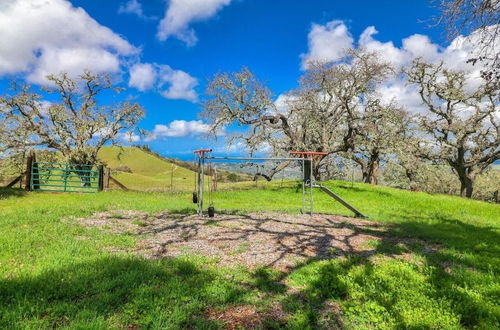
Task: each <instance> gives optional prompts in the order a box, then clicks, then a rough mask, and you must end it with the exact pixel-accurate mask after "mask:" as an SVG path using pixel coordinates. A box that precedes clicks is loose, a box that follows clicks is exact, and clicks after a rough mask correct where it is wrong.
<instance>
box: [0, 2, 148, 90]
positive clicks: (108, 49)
mask: <svg viewBox="0 0 500 330" xmlns="http://www.w3.org/2000/svg"><path fill="white" fill-rule="evenodd" d="M0 40H1V42H0V75H6V74H16V73H20V72H21V73H24V74H25V75H26V77H27V79H28V80H29V81H30V82H33V83H44V82H46V79H45V75H47V74H49V73H55V74H57V73H60V72H61V71H66V72H68V73H69V74H70V75H77V74H80V73H82V71H83V70H84V69H90V70H92V71H94V72H96V73H101V72H112V73H113V72H118V71H119V69H120V60H121V59H122V58H123V57H128V56H132V55H136V54H137V53H138V49H137V48H136V47H134V46H132V45H131V44H130V43H129V42H128V41H126V40H125V39H123V38H122V37H121V36H119V35H117V34H116V33H114V32H113V31H112V30H110V29H109V28H107V27H105V26H102V25H100V24H99V23H98V22H96V21H95V20H94V19H93V18H92V17H90V16H89V15H88V14H87V13H86V12H85V10H83V9H82V8H75V7H73V6H72V4H71V3H70V2H68V1H66V0H8V1H3V2H2V3H0Z"/></svg>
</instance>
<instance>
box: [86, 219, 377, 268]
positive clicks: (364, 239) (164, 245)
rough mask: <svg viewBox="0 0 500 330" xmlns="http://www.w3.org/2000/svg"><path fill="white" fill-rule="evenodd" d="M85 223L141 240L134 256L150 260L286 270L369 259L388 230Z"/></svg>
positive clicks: (354, 222)
mask: <svg viewBox="0 0 500 330" xmlns="http://www.w3.org/2000/svg"><path fill="white" fill-rule="evenodd" d="M77 221H78V222H80V223H81V224H82V225H85V226H95V227H99V228H102V229H104V230H109V231H111V232H115V233H118V232H126V233H128V234H131V235H138V236H139V237H140V239H139V241H138V243H137V245H136V247H135V248H134V252H135V253H138V254H140V255H143V256H145V257H147V258H162V257H177V256H181V255H185V254H193V255H203V256H206V257H211V258H216V260H218V262H219V263H220V264H221V265H236V264H238V265H244V266H247V267H249V268H255V267H258V266H270V267H273V268H277V269H280V270H282V271H286V270H289V269H290V268H293V267H294V266H296V265H297V264H298V263H301V262H303V261H304V260H306V259H309V258H311V257H315V258H319V259H324V258H336V257H341V256H343V255H347V254H350V255H352V254H357V255H364V256H369V255H370V254H373V253H374V252H375V250H374V249H375V246H376V241H377V240H380V239H382V238H386V236H387V228H386V227H385V226H384V225H382V224H380V223H375V222H371V221H366V220H361V219H355V218H348V217H342V216H334V215H324V214H317V215H313V216H310V215H288V214H278V213H251V214H247V215H227V214H217V215H216V216H215V217H214V218H208V217H206V216H203V217H199V216H197V215H182V214H171V213H168V212H161V213H157V214H153V215H148V214H146V213H141V212H137V211H113V212H100V213H96V214H94V215H93V216H92V217H89V218H86V219H77Z"/></svg>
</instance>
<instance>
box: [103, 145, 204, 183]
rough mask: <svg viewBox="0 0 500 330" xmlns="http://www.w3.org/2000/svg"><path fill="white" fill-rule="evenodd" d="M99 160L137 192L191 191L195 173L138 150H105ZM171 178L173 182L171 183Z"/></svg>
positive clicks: (117, 177) (114, 175)
mask: <svg viewBox="0 0 500 330" xmlns="http://www.w3.org/2000/svg"><path fill="white" fill-rule="evenodd" d="M99 159H100V160H101V161H102V162H103V163H105V164H106V165H107V166H108V167H109V168H111V170H112V175H113V177H115V178H116V179H117V180H119V181H120V182H121V183H123V184H124V185H125V186H127V187H128V188H130V189H134V190H168V189H170V188H171V186H172V188H173V189H174V190H192V189H193V186H194V180H195V175H196V172H194V171H192V170H189V169H186V168H184V167H182V166H179V165H177V164H174V163H172V162H169V161H167V160H166V159H161V158H160V157H158V156H156V155H154V154H151V153H149V152H146V151H144V150H142V149H140V148H137V147H116V146H113V147H103V148H102V149H101V150H100V151H99ZM171 177H172V180H171Z"/></svg>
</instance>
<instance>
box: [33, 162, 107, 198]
mask: <svg viewBox="0 0 500 330" xmlns="http://www.w3.org/2000/svg"><path fill="white" fill-rule="evenodd" d="M30 172H31V173H30V188H31V190H33V191H51V192H80V193H94V192H97V191H99V190H100V188H101V187H100V185H101V180H100V177H101V172H102V169H101V168H100V167H99V166H97V165H81V164H64V163H49V162H33V163H32V166H31V171H30ZM75 178H78V180H75Z"/></svg>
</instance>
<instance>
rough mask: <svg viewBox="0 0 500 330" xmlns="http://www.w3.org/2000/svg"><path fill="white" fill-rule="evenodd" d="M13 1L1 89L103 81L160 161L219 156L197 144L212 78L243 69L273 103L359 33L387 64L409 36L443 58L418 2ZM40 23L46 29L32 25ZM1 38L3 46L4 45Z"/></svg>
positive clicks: (0, 56) (438, 37)
mask: <svg viewBox="0 0 500 330" xmlns="http://www.w3.org/2000/svg"><path fill="white" fill-rule="evenodd" d="M4 1H6V4H2V3H3V2H4ZM20 1H21V0H3V1H0V31H1V30H2V20H4V24H7V23H8V24H9V27H13V30H14V32H16V39H15V40H14V42H15V43H16V47H18V48H19V46H21V48H22V49H24V48H25V53H23V54H20V55H19V54H17V53H14V50H12V49H11V48H9V45H6V44H4V45H3V46H2V45H1V44H0V79H1V81H0V88H2V89H4V88H5V87H6V86H7V83H8V81H9V80H10V79H12V78H17V79H23V80H27V81H28V82H30V83H34V84H42V83H43V73H44V72H48V71H47V70H56V69H55V68H63V69H64V68H69V71H74V72H76V71H77V70H78V69H80V68H82V67H90V68H94V67H95V68H97V71H99V70H100V71H110V72H112V73H113V74H114V76H115V77H117V79H118V80H121V84H122V85H123V86H125V87H129V88H128V89H127V92H126V94H127V96H128V97H131V98H133V99H135V100H137V101H138V102H139V103H141V104H142V105H143V106H144V108H145V109H146V111H147V115H146V117H145V118H144V120H143V121H142V122H141V123H140V126H141V128H144V129H146V130H149V131H151V132H156V134H155V135H154V136H153V137H152V138H149V139H148V141H147V143H148V144H149V145H150V146H151V147H152V148H153V149H154V150H156V151H158V152H160V153H162V154H164V155H169V156H182V155H183V154H186V153H189V152H190V151H191V150H192V149H194V148H197V147H206V146H210V145H213V146H216V147H218V148H219V149H220V148H222V144H223V140H224V139H223V138H222V140H221V141H219V142H218V143H214V142H211V141H206V140H203V139H201V136H202V134H201V133H202V132H203V130H204V128H205V126H204V123H202V122H200V121H198V120H199V118H198V113H199V112H200V110H201V105H200V100H202V99H203V97H204V96H203V93H204V90H205V87H206V82H207V79H209V78H210V77H212V76H213V75H214V73H216V72H220V71H234V70H239V69H240V68H241V67H242V66H247V67H249V68H250V69H251V70H252V71H253V72H254V73H255V74H256V75H257V77H258V78H259V79H261V80H263V81H265V82H266V83H267V84H268V86H269V87H270V88H271V89H272V91H273V93H274V94H275V96H276V97H278V96H279V95H280V94H282V93H285V92H286V91H288V90H290V89H292V88H294V87H295V86H296V83H297V79H298V78H299V76H300V75H301V74H302V73H303V69H304V64H303V61H304V58H308V56H310V57H311V58H315V57H316V58H317V57H318V56H320V55H318V54H322V55H321V56H323V55H324V54H326V55H324V56H325V57H327V58H330V59H332V58H334V57H335V52H336V50H335V49H334V48H335V47H337V48H340V47H341V46H342V45H346V44H349V43H350V44H354V45H355V44H356V43H357V42H358V41H359V38H360V36H361V35H362V34H363V32H366V31H367V30H366V29H367V28H368V27H374V28H375V29H376V30H377V31H378V33H374V30H370V31H371V32H370V33H365V35H366V37H365V39H367V40H368V39H369V40H368V42H367V44H371V45H373V47H378V48H380V49H382V50H387V53H386V54H385V55H386V56H388V57H391V56H392V55H391V54H392V53H391V50H394V49H395V50H397V51H400V50H401V49H402V47H403V44H402V40H403V39H405V38H408V37H410V36H413V35H416V34H418V35H425V36H427V39H415V40H414V41H415V42H414V44H416V46H413V47H414V48H415V47H420V46H419V43H421V44H425V45H427V46H426V51H429V52H431V51H434V52H441V53H443V52H444V51H445V49H446V47H447V44H448V43H447V42H445V41H444V38H443V31H442V30H441V29H440V28H438V27H433V28H432V27H429V24H430V18H431V17H432V16H433V15H436V14H437V11H436V10H435V9H434V8H432V4H431V3H430V1H426V0H413V1H394V0H392V1H391V0H378V1H369V0H365V1H340V0H339V1H326V0H317V1H307V0H275V1H265V0H232V1H231V0H172V1H164V0H130V1H127V0H106V1H102V0H72V1H66V0H22V1H24V3H23V4H19V2H20ZM190 3H191V4H190ZM193 3H194V5H193ZM29 5H31V7H30V6H29ZM26 12H29V15H27V14H26ZM2 15H3V16H2ZM30 15H31V16H30ZM17 16H19V17H17ZM20 16H23V17H24V18H22V17H20ZM44 16H48V18H49V20H48V21H49V22H51V23H50V24H49V25H48V26H45V25H43V24H42V25H41V24H39V23H38V24H35V23H37V22H36V21H37V19H40V20H43V17H44ZM30 17H33V19H30ZM89 20H90V21H92V20H94V21H95V22H90V21H89ZM6 22H7V23H6ZM30 22H32V23H30ZM16 24H17V25H19V26H17V25H16ZM26 24H27V25H28V27H26ZM30 24H33V28H32V29H30V28H29V25H30ZM104 27H106V28H108V29H109V30H108V29H106V32H105V33H104V32H103V30H102V29H103V28H104ZM15 29H18V30H19V31H16V30H15ZM44 29H46V31H44ZM40 31H42V32H43V33H42V32H40ZM313 31H316V32H317V33H316V34H314V33H313ZM14 32H12V35H11V36H10V37H12V38H14V37H13V33H14ZM4 33H5V32H4ZM30 33H31V34H32V35H33V37H32V38H30V37H29V34H30ZM37 33H38V34H39V35H37ZM20 36H22V37H20ZM24 36H25V37H24ZM0 37H5V38H3V40H4V42H6V43H7V42H8V41H9V39H8V37H9V35H7V36H2V32H0ZM316 37H318V38H316ZM322 37H324V38H323V39H322ZM315 38H316V39H317V40H316V39H315ZM325 38H326V39H325ZM74 40H77V43H76V42H74ZM318 40H319V41H318ZM322 40H323V43H324V44H320V42H322ZM325 40H326V41H325ZM391 42H392V44H391ZM38 43H39V44H40V45H39V46H37V47H38V48H36V47H35V46H33V45H36V44H38ZM85 47H87V48H88V49H90V50H88V49H86V48H85ZM391 47H392V48H391ZM432 47H435V48H436V47H437V49H439V50H433V49H432ZM389 48H390V49H389ZM407 48H408V47H407ZM16 51H19V50H16ZM29 52H32V53H36V55H32V54H31V55H30V56H31V57H30V56H28V55H29V54H28V53H29ZM81 54H83V55H81ZM301 54H302V55H301ZM308 54H309V55H308ZM314 54H316V55H314ZM398 54H399V53H398ZM72 56H74V57H75V59H74V60H73V59H71V58H72ZM398 56H399V55H398ZM70 59H71V60H70ZM2 60H3V61H4V68H3V69H2ZM23 61H24V62H23ZM58 61H59V62H58ZM5 63H6V64H5ZM58 63H60V65H59V66H57V65H58ZM75 63H77V64H75ZM7 64H8V65H9V67H8V68H9V69H6V68H7V66H6V65H7ZM16 68H17V69H16ZM139 68H141V69H142V70H135V69H139ZM134 70H135V71H134ZM134 72H135V75H134ZM192 121H195V122H192ZM172 122H174V123H173V124H172ZM157 125H159V126H157ZM155 127H156V128H155ZM230 130H231V129H229V132H230ZM142 142H144V141H142Z"/></svg>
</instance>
